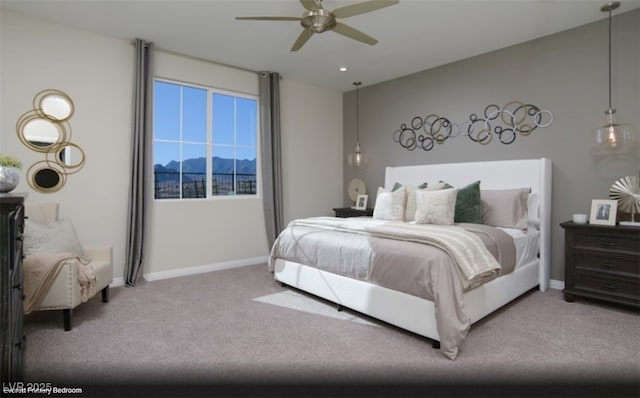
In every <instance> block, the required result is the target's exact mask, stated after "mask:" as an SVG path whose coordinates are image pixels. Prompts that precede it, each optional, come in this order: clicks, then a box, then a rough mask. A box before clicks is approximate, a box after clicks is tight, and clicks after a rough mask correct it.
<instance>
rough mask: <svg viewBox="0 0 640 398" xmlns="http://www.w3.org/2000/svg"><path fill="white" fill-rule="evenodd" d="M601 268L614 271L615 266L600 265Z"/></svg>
mask: <svg viewBox="0 0 640 398" xmlns="http://www.w3.org/2000/svg"><path fill="white" fill-rule="evenodd" d="M600 267H602V268H604V269H613V268H615V265H613V264H600Z"/></svg>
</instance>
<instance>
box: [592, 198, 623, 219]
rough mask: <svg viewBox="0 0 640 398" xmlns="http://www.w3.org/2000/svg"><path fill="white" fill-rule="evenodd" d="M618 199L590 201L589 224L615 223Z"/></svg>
mask: <svg viewBox="0 0 640 398" xmlns="http://www.w3.org/2000/svg"><path fill="white" fill-rule="evenodd" d="M617 213H618V201H617V200H608V199H593V200H592V201H591V217H590V218H589V223H590V224H596V225H616V214H617Z"/></svg>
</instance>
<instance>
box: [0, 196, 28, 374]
mask: <svg viewBox="0 0 640 398" xmlns="http://www.w3.org/2000/svg"><path fill="white" fill-rule="evenodd" d="M25 197H26V195H20V194H0V258H1V260H2V261H1V263H0V264H1V265H2V269H0V331H1V333H0V335H1V336H2V337H1V338H0V379H2V381H3V382H5V381H22V374H23V373H22V370H23V358H24V343H25V335H24V331H23V322H24V309H23V300H24V295H23V289H22V258H23V250H22V234H23V232H24V199H25Z"/></svg>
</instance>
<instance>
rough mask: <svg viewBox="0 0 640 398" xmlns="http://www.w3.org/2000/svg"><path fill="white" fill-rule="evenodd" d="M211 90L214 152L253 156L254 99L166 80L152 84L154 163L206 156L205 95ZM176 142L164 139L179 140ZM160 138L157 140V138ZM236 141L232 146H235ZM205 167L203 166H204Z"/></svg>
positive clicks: (255, 116)
mask: <svg viewBox="0 0 640 398" xmlns="http://www.w3.org/2000/svg"><path fill="white" fill-rule="evenodd" d="M208 93H211V95H212V99H211V107H212V114H213V122H212V127H213V154H212V157H213V156H218V157H221V158H227V159H233V158H235V159H249V160H253V159H255V158H256V150H257V148H256V144H257V141H256V140H257V121H258V118H257V100H256V99H253V98H247V97H241V96H239V95H238V96H232V95H227V94H223V93H218V92H213V91H209V90H207V89H204V88H201V87H195V86H186V85H179V84H174V83H170V82H165V81H158V80H156V81H155V84H154V113H153V125H154V145H153V151H154V155H153V164H158V163H159V164H161V165H163V166H165V165H166V164H167V163H169V162H170V161H172V160H175V161H178V160H179V159H180V150H182V159H183V160H186V159H192V158H200V157H206V156H207V95H208ZM181 135H182V140H183V145H182V148H181V146H180V144H179V143H177V142H170V141H163V140H180V137H181ZM156 140H159V141H156ZM234 143H235V148H234ZM203 171H205V170H203Z"/></svg>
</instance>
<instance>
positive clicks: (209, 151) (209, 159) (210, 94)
mask: <svg viewBox="0 0 640 398" xmlns="http://www.w3.org/2000/svg"><path fill="white" fill-rule="evenodd" d="M206 163H207V176H206V178H207V185H206V186H207V198H211V197H213V91H212V90H207V162H206Z"/></svg>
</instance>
